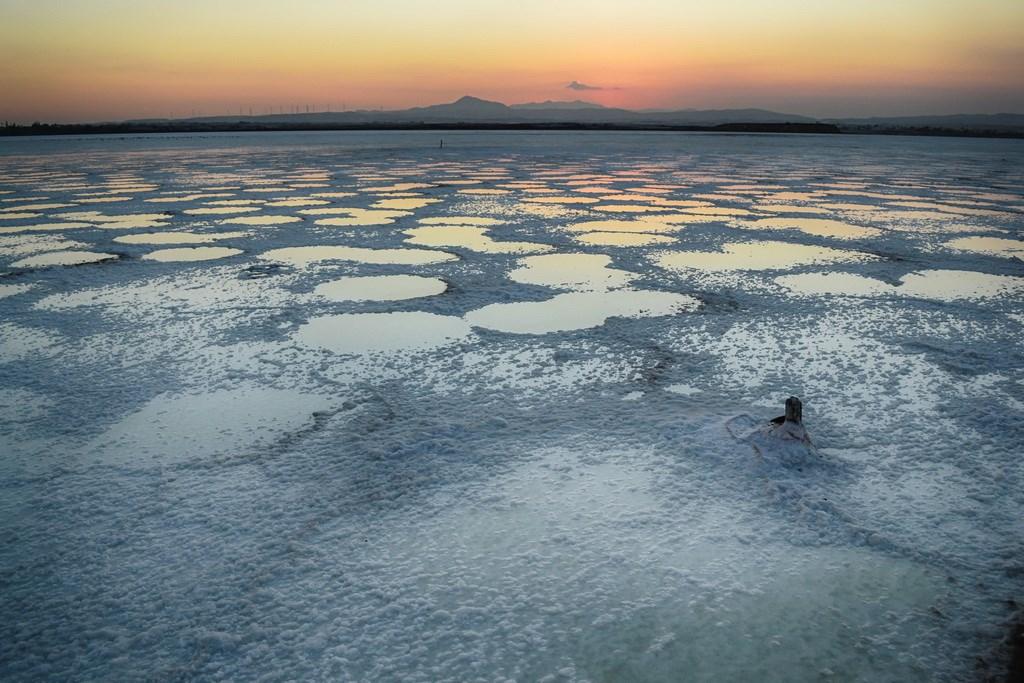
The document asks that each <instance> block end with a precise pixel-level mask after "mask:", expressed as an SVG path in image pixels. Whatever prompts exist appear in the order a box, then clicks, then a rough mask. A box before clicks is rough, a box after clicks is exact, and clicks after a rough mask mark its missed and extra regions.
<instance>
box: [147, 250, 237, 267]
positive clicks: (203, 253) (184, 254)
mask: <svg viewBox="0 0 1024 683" xmlns="http://www.w3.org/2000/svg"><path fill="white" fill-rule="evenodd" d="M241 253H242V250H241V249H230V248H228V247H179V248H177V249H158V250H157V251H153V252H150V253H148V254H144V255H143V257H142V258H144V259H146V260H148V261H160V262H161V263H176V262H185V261H212V260H214V259H219V258H226V257H228V256H235V255H236V254H241Z"/></svg>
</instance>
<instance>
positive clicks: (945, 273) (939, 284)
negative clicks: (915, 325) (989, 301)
mask: <svg viewBox="0 0 1024 683" xmlns="http://www.w3.org/2000/svg"><path fill="white" fill-rule="evenodd" d="M901 282H902V284H901V285H900V287H899V292H900V293H901V294H903V295H905V296H914V297H921V298H925V299H939V300H941V301H957V300H959V299H986V298H994V297H1001V296H1008V295H1011V294H1012V295H1015V296H1020V295H1021V294H1024V277H1013V276H1010V275H989V274H988V273H978V272H975V271H971V270H925V271H921V272H917V273H909V274H907V275H904V276H903V278H901Z"/></svg>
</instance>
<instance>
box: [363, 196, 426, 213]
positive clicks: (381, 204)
mask: <svg viewBox="0 0 1024 683" xmlns="http://www.w3.org/2000/svg"><path fill="white" fill-rule="evenodd" d="M439 201H441V200H440V199H430V198H427V197H417V198H412V197H410V198H405V199H381V200H379V201H376V202H374V203H373V204H372V205H371V206H372V207H373V208H374V209H398V210H403V211H411V210H414V209H422V208H423V207H425V206H430V205H431V204H436V203H438V202H439Z"/></svg>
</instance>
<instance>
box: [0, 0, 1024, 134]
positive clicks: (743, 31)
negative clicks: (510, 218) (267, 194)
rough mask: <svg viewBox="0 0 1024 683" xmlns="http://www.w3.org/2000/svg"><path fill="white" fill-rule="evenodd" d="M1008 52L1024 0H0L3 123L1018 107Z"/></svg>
mask: <svg viewBox="0 0 1024 683" xmlns="http://www.w3.org/2000/svg"><path fill="white" fill-rule="evenodd" d="M1022 45H1024V3H1021V2H1019V0H986V1H982V2H970V1H968V0H907V1H906V2H900V3H883V2H868V3H847V2H838V1H836V0H825V1H823V2H818V3H806V2H798V1H797V0H780V1H779V2H773V3H761V2H754V1H753V0H724V1H723V2H719V3H695V2H669V1H668V0H635V1H634V2H628V3H627V2H621V1H615V2H613V1H612V0H564V1H562V2H558V3H551V2H545V1H543V0H521V1H519V2H509V1H507V0H472V1H471V0H440V1H439V2H434V3H423V2H416V1H414V0H389V1H388V2H379V1H371V0H348V1H346V2H333V1H329V0H306V1H304V2H301V3H295V4H285V3H280V2H271V1H270V0H246V1H245V2H243V1H242V0H220V1H217V2H208V3H199V2H171V1H170V0H152V1H149V2H137V1H134V2H133V1H129V0H79V1H77V2H59V1H58V0H0V92H3V93H4V94H5V96H4V98H3V102H2V103H0V118H5V119H15V120H20V121H31V120H33V119H42V120H53V121H69V120H102V119H117V118H131V117H146V116H161V117H166V116H190V115H192V113H193V111H195V112H196V113H202V114H225V113H229V112H234V113H237V112H238V111H239V109H240V108H241V109H244V110H245V111H246V112H248V109H249V107H252V108H253V109H254V112H266V111H267V110H269V109H270V108H271V107H274V108H275V109H276V108H278V107H285V108H286V110H288V109H291V108H292V107H295V106H299V107H301V108H302V109H303V110H304V109H305V107H306V105H309V106H310V107H311V108H312V109H314V110H317V111H322V110H323V109H324V108H325V107H331V106H332V105H333V107H332V108H335V109H340V108H341V107H342V106H345V107H347V108H349V109H355V108H376V107H384V108H404V107H409V106H415V105H423V104H430V103H436V102H441V101H449V100H452V99H455V98H456V97H459V96H461V95H463V94H467V93H469V94H473V95H477V96H480V97H485V98H490V99H496V100H500V101H504V102H510V103H512V102H523V101H535V100H545V99H559V100H569V99H576V98H582V99H586V100H590V101H595V102H600V103H602V104H606V105H611V106H624V107H633V108H644V107H697V108H714V107H743V106H760V107H766V108H771V109H777V110H784V111H795V112H800V113H806V114H809V115H817V116H830V115H871V114H902V113H951V112H962V111H969V112H996V111H1005V110H1014V109H1017V110H1020V109H1024V48H1022V47H1021V46H1022ZM570 82H577V83H580V84H584V86H589V88H586V89H570V88H567V84H569V83H570ZM591 88H593V89H591Z"/></svg>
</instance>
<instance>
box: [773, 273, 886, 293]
mask: <svg viewBox="0 0 1024 683" xmlns="http://www.w3.org/2000/svg"><path fill="white" fill-rule="evenodd" d="M775 282H777V283H778V284H779V285H781V286H783V287H785V288H786V289H788V290H789V291H790V292H793V293H794V294H803V295H821V294H832V295H837V296H877V295H882V294H892V293H894V291H895V287H893V286H892V285H890V284H888V283H886V282H882V281H881V280H876V279H874V278H870V277H864V276H863V275H854V274H853V273H799V274H797V275H783V276H782V277H777V278H775Z"/></svg>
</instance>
